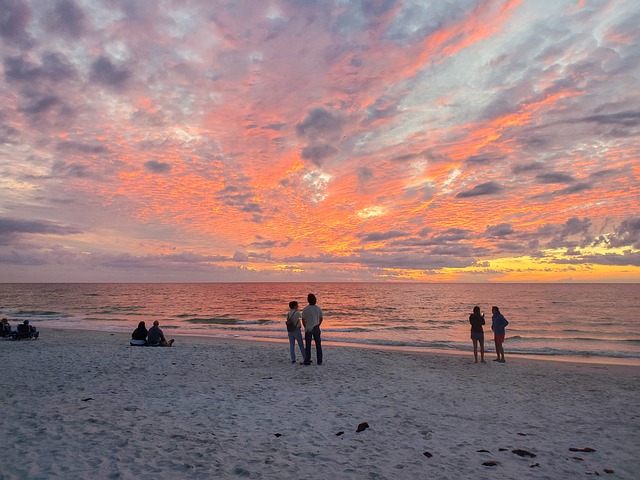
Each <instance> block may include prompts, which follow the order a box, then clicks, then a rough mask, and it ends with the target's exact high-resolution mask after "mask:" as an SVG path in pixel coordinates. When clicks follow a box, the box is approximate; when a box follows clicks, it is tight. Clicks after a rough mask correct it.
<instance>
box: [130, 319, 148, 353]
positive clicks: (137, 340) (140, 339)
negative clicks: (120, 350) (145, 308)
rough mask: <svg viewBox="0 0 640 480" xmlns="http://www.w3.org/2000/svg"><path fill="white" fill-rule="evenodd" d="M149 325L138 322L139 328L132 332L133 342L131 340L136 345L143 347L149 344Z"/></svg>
mask: <svg viewBox="0 0 640 480" xmlns="http://www.w3.org/2000/svg"><path fill="white" fill-rule="evenodd" d="M147 333H149V332H148V331H147V326H146V325H145V324H144V322H140V323H139V324H138V328H136V329H135V330H134V331H133V333H132V334H131V342H129V343H130V344H131V345H133V346H134V347H142V346H144V345H146V344H147Z"/></svg>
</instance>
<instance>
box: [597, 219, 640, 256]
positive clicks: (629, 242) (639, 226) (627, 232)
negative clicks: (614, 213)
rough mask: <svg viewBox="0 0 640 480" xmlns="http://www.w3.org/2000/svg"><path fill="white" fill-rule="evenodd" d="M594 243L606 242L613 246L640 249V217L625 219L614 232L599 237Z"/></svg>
mask: <svg viewBox="0 0 640 480" xmlns="http://www.w3.org/2000/svg"><path fill="white" fill-rule="evenodd" d="M594 244H596V245H599V244H606V245H608V246H609V247H613V248H620V247H632V248H634V249H640V217H631V218H627V219H625V220H623V221H622V222H621V223H620V225H618V226H617V227H616V229H615V230H614V231H613V232H612V233H610V234H608V235H604V236H600V237H598V238H597V239H596V241H595V242H594Z"/></svg>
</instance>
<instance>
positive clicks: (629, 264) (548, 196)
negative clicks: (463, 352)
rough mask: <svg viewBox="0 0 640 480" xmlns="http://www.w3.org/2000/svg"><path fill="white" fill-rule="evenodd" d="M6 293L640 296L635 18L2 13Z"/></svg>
mask: <svg viewBox="0 0 640 480" xmlns="http://www.w3.org/2000/svg"><path fill="white" fill-rule="evenodd" d="M0 10H1V11H2V12H3V13H2V14H1V15H0V54H1V56H2V77H1V80H0V82H1V83H0V281H2V282H41V281H45V282H49V281H61V282H66V281H70V282H94V281H95V282H100V281H105V282H111V281H122V282H128V281H131V282H136V281H150V282H154V281H157V282H165V281H167V282H168V281H180V282H188V281H203V282H207V281H211V282H214V281H293V282H298V281H305V282H320V281H389V282H392V281H420V282H559V281H564V282H569V281H579V282H638V281H640V56H638V51H640V29H638V28H637V25H638V24H639V22H640V3H639V2H636V1H631V0H611V1H604V0H603V1H598V0H596V1H576V0H559V1H558V0H556V1H547V0H456V1H452V2H438V1H435V0H433V1H402V0H368V1H357V2H356V1H353V2H350V1H338V0H335V1H324V2H311V1H303V0H300V1H294V0H273V1H270V0H265V1H254V0H238V1H229V2H222V1H217V0H213V1H204V0H202V1H193V2H181V1H162V2H155V1H153V2H152V1H139V2H129V1H120V0H115V1H112V0H102V1H89V0H85V1H82V0H53V1H51V2H38V1H35V0H0Z"/></svg>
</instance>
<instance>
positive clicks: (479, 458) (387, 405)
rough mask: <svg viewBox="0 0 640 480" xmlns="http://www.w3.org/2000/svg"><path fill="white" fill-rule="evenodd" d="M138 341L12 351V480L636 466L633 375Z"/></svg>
mask: <svg viewBox="0 0 640 480" xmlns="http://www.w3.org/2000/svg"><path fill="white" fill-rule="evenodd" d="M172 337H173V334H172ZM284 337H286V333H284V334H283V338H284ZM129 338H130V334H128V333H122V332H111V333H110V332H99V331H83V330H63V329H50V328H42V329H41V335H40V338H39V339H38V340H34V341H26V340H22V341H10V340H3V341H2V342H0V360H1V361H2V365H3V371H4V374H3V376H2V380H0V384H1V388H0V400H1V401H2V405H3V407H4V414H3V420H2V422H0V439H1V440H2V449H3V459H2V462H0V472H1V473H0V479H3V480H4V479H22V478H25V479H26V478H28V479H47V478H92V479H129V478H141V479H158V478H161V479H163V478H167V479H169V478H202V479H205V478H297V479H306V478H309V479H311V478H314V479H350V478H354V479H355V478H370V479H396V478H407V479H412V478H438V479H439V478H442V479H460V478H474V479H475V478H477V479H484V478H486V479H490V478H491V479H493V478H513V479H521V478H536V479H539V478H549V479H564V478H584V477H585V476H588V475H599V476H605V477H606V478H637V472H638V471H640V458H639V456H638V454H637V452H638V451H639V449H640V368H639V367H637V366H624V365H609V364H606V365H605V364H597V363H571V362H557V361H543V360H533V359H528V358H521V357H516V356H509V349H508V345H506V359H507V363H506V364H498V363H496V362H492V358H493V353H492V350H491V353H487V363H486V364H473V363H472V360H473V353H472V351H471V342H470V341H469V348H470V350H469V353H468V355H460V354H441V353H433V352H408V351H397V350H384V349H376V348H355V347H349V346H335V345H325V346H324V357H325V361H324V363H323V365H321V366H318V365H315V363H314V364H312V365H310V366H303V365H299V364H292V363H291V361H290V359H289V350H288V343H286V342H285V341H283V342H252V341H245V340H233V339H219V338H207V337H188V336H175V337H174V338H175V339H176V343H175V346H174V347H172V348H161V347H157V348H153V347H131V346H129ZM298 355H299V353H298ZM314 355H315V353H314ZM312 358H313V357H312ZM357 430H360V431H357Z"/></svg>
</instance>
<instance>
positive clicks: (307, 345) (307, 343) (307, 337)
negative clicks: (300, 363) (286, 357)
mask: <svg viewBox="0 0 640 480" xmlns="http://www.w3.org/2000/svg"><path fill="white" fill-rule="evenodd" d="M312 338H313V341H314V342H315V343H316V355H317V358H318V365H322V343H321V342H320V325H316V326H315V327H313V330H311V331H310V332H304V354H305V355H304V364H305V365H309V364H310V363H311V339H312Z"/></svg>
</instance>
